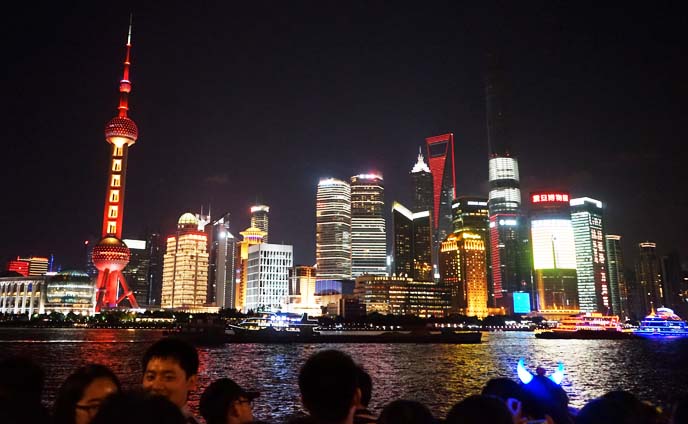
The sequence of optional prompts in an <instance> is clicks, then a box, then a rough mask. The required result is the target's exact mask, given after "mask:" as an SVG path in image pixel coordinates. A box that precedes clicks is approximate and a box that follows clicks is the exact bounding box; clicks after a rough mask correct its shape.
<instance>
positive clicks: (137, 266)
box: [122, 239, 150, 305]
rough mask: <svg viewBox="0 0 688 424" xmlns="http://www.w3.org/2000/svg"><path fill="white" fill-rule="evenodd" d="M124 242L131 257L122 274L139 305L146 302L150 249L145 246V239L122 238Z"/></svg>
mask: <svg viewBox="0 0 688 424" xmlns="http://www.w3.org/2000/svg"><path fill="white" fill-rule="evenodd" d="M122 241H123V242H124V244H126V245H127V247H128V248H129V252H131V257H130V258H129V263H128V264H127V266H126V268H124V269H123V270H122V275H124V278H126V280H127V281H128V282H129V287H130V288H131V290H132V291H133V292H134V297H135V298H136V301H137V302H138V303H139V305H147V304H148V296H149V294H148V290H149V282H148V274H149V268H150V256H149V254H150V251H149V249H148V246H146V240H135V239H124V240H122Z"/></svg>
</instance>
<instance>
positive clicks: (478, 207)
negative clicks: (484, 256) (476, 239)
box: [452, 196, 490, 240]
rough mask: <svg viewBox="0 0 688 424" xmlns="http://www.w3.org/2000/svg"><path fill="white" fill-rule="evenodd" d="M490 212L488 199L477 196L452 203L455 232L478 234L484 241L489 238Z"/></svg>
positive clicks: (461, 198)
mask: <svg viewBox="0 0 688 424" xmlns="http://www.w3.org/2000/svg"><path fill="white" fill-rule="evenodd" d="M489 224H490V218H489V210H488V208H487V199H486V198H484V197H477V196H462V197H459V198H457V199H455V200H454V201H453V202H452V227H453V229H454V232H459V231H470V232H474V233H478V234H480V235H481V236H482V237H483V240H488V237H489V231H488V229H489Z"/></svg>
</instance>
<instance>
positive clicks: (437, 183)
mask: <svg viewBox="0 0 688 424" xmlns="http://www.w3.org/2000/svg"><path fill="white" fill-rule="evenodd" d="M425 144H426V145H427V149H428V166H429V167H430V173H431V174H432V186H433V190H432V197H433V216H432V217H433V225H434V227H435V229H437V227H438V225H439V224H440V222H439V214H440V202H441V199H442V194H443V191H451V193H449V196H450V197H451V198H450V199H447V201H448V203H449V208H450V213H451V202H452V200H454V198H455V197H456V170H455V169H454V134H453V133H448V134H442V135H438V136H435V137H428V138H426V139H425ZM449 172H451V176H450V175H449Z"/></svg>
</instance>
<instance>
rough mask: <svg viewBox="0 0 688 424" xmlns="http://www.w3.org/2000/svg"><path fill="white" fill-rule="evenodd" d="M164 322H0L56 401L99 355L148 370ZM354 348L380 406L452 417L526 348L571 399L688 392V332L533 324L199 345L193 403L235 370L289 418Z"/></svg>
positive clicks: (119, 370) (275, 414)
mask: <svg viewBox="0 0 688 424" xmlns="http://www.w3.org/2000/svg"><path fill="white" fill-rule="evenodd" d="M160 337H162V332H160V331H157V330H109V329H0V359H1V358H5V357H8V356H11V355H16V354H22V355H28V356H30V357H32V358H33V359H35V360H36V361H37V362H39V363H40V364H42V366H43V367H44V368H45V370H46V375H47V377H46V387H45V401H46V403H48V404H49V403H50V402H51V401H52V399H53V398H54V396H55V392H56V390H57V388H58V387H59V385H60V384H61V383H62V381H63V380H64V378H65V377H66V376H67V375H69V374H70V373H71V372H72V371H73V370H74V369H75V368H77V367H79V366H81V365H84V364H86V363H89V362H97V363H101V364H104V365H107V366H109V367H110V368H112V369H113V370H114V371H115V373H116V374H117V375H118V376H119V377H120V379H121V380H122V383H123V384H124V386H125V387H134V386H136V385H137V384H139V383H140V380H141V364H140V359H141V356H142V355H143V352H144V351H145V350H146V348H147V347H148V346H149V345H150V344H151V343H152V342H153V341H154V340H157V339H158V338H160ZM326 348H331V349H340V350H343V351H345V352H347V353H349V354H350V355H351V356H352V357H353V358H354V359H355V360H356V361H357V362H358V363H360V364H362V365H363V367H364V368H365V369H366V370H367V371H368V372H369V373H370V375H371V376H372V379H373V399H372V402H371V409H372V410H374V411H376V412H379V411H380V409H381V408H382V407H383V406H384V405H385V404H386V403H388V402H390V401H392V400H395V399H413V400H418V401H420V402H423V403H425V404H426V405H427V406H428V407H429V408H430V409H431V410H432V411H433V412H434V413H435V414H436V415H437V416H438V417H443V416H444V415H445V414H446V412H447V411H448V410H449V408H450V407H451V406H452V405H453V404H454V403H455V402H457V401H459V400H461V399H462V398H464V397H465V396H468V395H470V394H475V393H479V392H480V390H481V388H482V386H483V385H484V384H485V382H486V381H487V380H489V379H490V378H494V377H510V378H516V363H517V361H518V359H519V358H524V359H525V363H526V365H527V366H528V367H529V368H531V369H534V368H535V366H537V365H540V366H544V367H546V368H547V369H548V370H550V371H551V370H552V369H554V368H555V367H556V365H557V363H558V362H559V361H561V362H563V363H564V366H565V368H566V371H565V375H566V376H565V379H564V381H563V383H562V386H563V387H564V389H565V390H566V391H567V393H568V394H569V397H570V399H571V404H572V405H573V406H575V407H582V406H583V405H584V404H585V403H586V402H587V401H588V400H590V399H593V398H595V397H597V396H600V395H602V394H604V393H605V392H607V391H610V390H615V389H624V390H629V391H631V392H633V393H635V394H636V395H638V396H640V397H641V398H642V399H645V400H648V401H651V402H654V403H657V404H665V403H667V402H669V401H671V400H673V399H674V398H675V396H676V395H677V394H679V393H683V394H687V392H688V364H687V362H686V361H688V339H684V340H671V341H657V340H540V339H536V338H535V337H534V336H533V334H532V333H528V332H504V333H485V334H483V343H481V344H478V345H443V344H437V345H422V344H323V345H315V344H291V345H290V344H284V345H270V344H227V345H224V346H221V347H202V348H199V356H200V363H201V367H200V372H199V386H200V387H199V390H198V391H196V392H195V393H193V394H192V395H191V398H190V403H191V406H192V409H195V408H196V407H197V404H198V397H199V395H200V393H201V391H202V390H203V388H205V387H206V386H207V385H208V384H209V383H210V382H212V381H213V380H214V379H217V378H220V377H230V378H232V379H234V380H235V381H237V382H238V383H239V384H240V385H242V386H243V387H245V388H247V389H249V388H250V389H256V390H258V391H260V392H261V393H262V394H261V397H259V398H258V399H257V400H256V402H255V404H254V413H255V416H256V418H257V419H262V420H266V421H270V422H280V421H281V420H282V419H283V418H284V417H286V416H288V415H291V414H294V413H297V412H299V411H300V404H299V390H298V384H297V376H298V371H299V367H300V366H301V364H303V362H304V361H305V360H306V358H307V357H308V356H309V355H310V354H312V353H313V352H316V351H318V350H320V349H326Z"/></svg>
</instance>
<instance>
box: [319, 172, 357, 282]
mask: <svg viewBox="0 0 688 424" xmlns="http://www.w3.org/2000/svg"><path fill="white" fill-rule="evenodd" d="M315 261H316V266H317V271H316V273H317V279H318V280H340V279H349V278H351V187H350V186H349V184H348V183H346V182H344V181H341V180H338V179H335V178H328V179H324V180H320V182H319V183H318V193H317V199H316V229H315Z"/></svg>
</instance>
